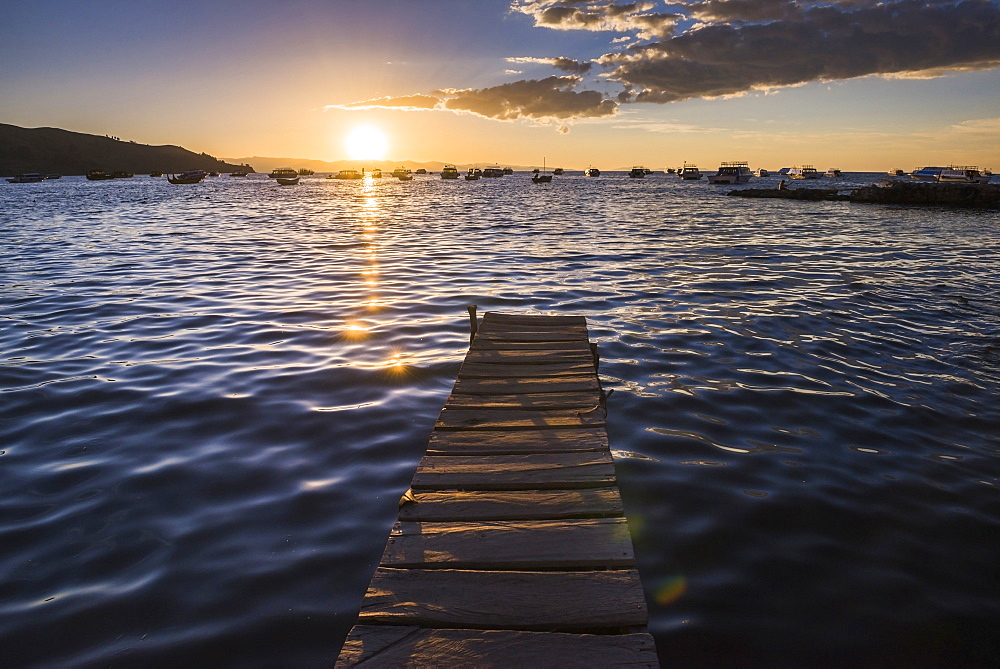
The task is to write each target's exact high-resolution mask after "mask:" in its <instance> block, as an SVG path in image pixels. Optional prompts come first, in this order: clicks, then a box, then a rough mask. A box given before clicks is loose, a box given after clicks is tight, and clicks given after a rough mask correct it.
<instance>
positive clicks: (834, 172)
mask: <svg viewBox="0 0 1000 669" xmlns="http://www.w3.org/2000/svg"><path fill="white" fill-rule="evenodd" d="M823 176H825V177H828V178H830V179H839V178H841V177H842V176H844V175H843V173H842V172H841V171H840V170H839V169H837V168H836V167H831V168H830V169H828V170H827V171H826V174H824V175H823Z"/></svg>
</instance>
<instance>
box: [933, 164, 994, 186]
mask: <svg viewBox="0 0 1000 669" xmlns="http://www.w3.org/2000/svg"><path fill="white" fill-rule="evenodd" d="M985 172H986V173H984V172H981V171H980V170H979V168H978V167H975V166H973V165H952V166H951V167H949V168H947V169H944V170H941V174H939V175H938V181H943V182H947V183H965V184H985V183H989V181H990V174H989V170H985Z"/></svg>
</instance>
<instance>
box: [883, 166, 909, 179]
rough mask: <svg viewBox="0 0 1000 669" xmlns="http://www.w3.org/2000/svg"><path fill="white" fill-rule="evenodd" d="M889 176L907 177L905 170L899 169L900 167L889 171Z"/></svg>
mask: <svg viewBox="0 0 1000 669" xmlns="http://www.w3.org/2000/svg"><path fill="white" fill-rule="evenodd" d="M887 174H888V175H889V176H891V177H905V176H906V172H904V171H903V170H901V169H899V168H898V167H897V168H895V169H892V170H889V171H888V173H887Z"/></svg>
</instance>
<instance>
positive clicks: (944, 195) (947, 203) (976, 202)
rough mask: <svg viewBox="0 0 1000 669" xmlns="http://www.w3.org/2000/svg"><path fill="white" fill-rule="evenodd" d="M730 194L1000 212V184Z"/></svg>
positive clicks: (888, 184) (890, 184)
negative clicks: (844, 191)
mask: <svg viewBox="0 0 1000 669" xmlns="http://www.w3.org/2000/svg"><path fill="white" fill-rule="evenodd" d="M729 194H730V195H735V196H738V197H751V198H778V199H785V200H808V201H812V202H815V201H820V200H828V201H850V202H860V203H865V204H905V205H915V206H937V207H971V208H979V209H1000V184H965V183H961V184H959V183H936V182H935V183H925V182H914V181H883V182H881V183H878V184H872V185H871V186H863V187H861V188H856V189H854V190H852V191H851V193H850V194H846V193H841V192H840V191H838V190H837V189H833V188H829V189H828V188H783V189H778V188H747V189H743V190H734V191H730V192H729Z"/></svg>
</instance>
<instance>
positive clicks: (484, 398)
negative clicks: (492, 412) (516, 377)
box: [444, 390, 601, 411]
mask: <svg viewBox="0 0 1000 669" xmlns="http://www.w3.org/2000/svg"><path fill="white" fill-rule="evenodd" d="M600 402H601V394H600V393H599V392H597V391H596V390H592V391H588V392H582V393H581V392H575V393H524V394H496V395H466V394H457V395H451V396H450V397H449V398H448V400H447V401H446V402H445V405H444V407H445V408H446V409H448V410H451V411H456V410H462V409H520V410H522V411H541V410H546V409H589V408H592V407H595V406H597V405H599V404H600Z"/></svg>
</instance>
